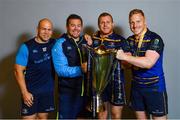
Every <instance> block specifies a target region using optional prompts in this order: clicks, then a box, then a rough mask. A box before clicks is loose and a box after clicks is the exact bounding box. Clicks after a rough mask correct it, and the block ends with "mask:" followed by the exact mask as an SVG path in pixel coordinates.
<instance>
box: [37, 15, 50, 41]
mask: <svg viewBox="0 0 180 120" xmlns="http://www.w3.org/2000/svg"><path fill="white" fill-rule="evenodd" d="M52 33H53V24H52V22H51V20H49V19H47V18H44V19H41V20H40V21H39V23H38V26H37V41H38V42H39V43H44V42H48V41H49V39H50V38H51V36H52Z"/></svg>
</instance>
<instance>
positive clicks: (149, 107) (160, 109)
mask: <svg viewBox="0 0 180 120" xmlns="http://www.w3.org/2000/svg"><path fill="white" fill-rule="evenodd" d="M167 103H168V101H167V93H166V91H165V92H158V91H152V90H151V91H148V90H147V89H146V88H142V89H132V91H131V102H130V106H131V107H132V109H134V110H135V111H146V112H147V113H148V114H152V115H154V116H164V115H167V114H168V105H167Z"/></svg>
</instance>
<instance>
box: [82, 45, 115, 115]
mask: <svg viewBox="0 0 180 120" xmlns="http://www.w3.org/2000/svg"><path fill="white" fill-rule="evenodd" d="M85 47H86V48H87V50H88V53H89V57H88V76H89V77H87V78H88V79H89V78H91V80H90V84H91V92H92V94H91V95H92V96H91V97H92V100H91V101H90V103H89V105H88V106H87V109H88V110H89V111H91V112H92V113H93V118H95V117H96V113H98V112H101V111H104V103H103V102H102V99H101V95H102V92H103V91H104V89H105V88H106V86H107V84H108V83H109V81H110V80H111V73H112V72H113V71H114V69H115V67H116V65H117V60H116V59H115V58H116V50H115V49H106V48H105V46H104V45H103V44H102V45H100V46H99V47H97V48H91V47H89V46H85Z"/></svg>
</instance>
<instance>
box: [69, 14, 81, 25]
mask: <svg viewBox="0 0 180 120" xmlns="http://www.w3.org/2000/svg"><path fill="white" fill-rule="evenodd" d="M70 19H79V20H80V21H81V25H83V20H82V18H81V17H80V16H79V15H76V14H71V15H69V17H68V18H67V20H66V26H68V25H69V21H70Z"/></svg>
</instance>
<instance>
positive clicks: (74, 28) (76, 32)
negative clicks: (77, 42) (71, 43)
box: [66, 19, 82, 39]
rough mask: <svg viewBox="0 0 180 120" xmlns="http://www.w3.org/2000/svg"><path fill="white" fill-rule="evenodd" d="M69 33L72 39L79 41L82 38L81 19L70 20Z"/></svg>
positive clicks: (67, 27)
mask: <svg viewBox="0 0 180 120" xmlns="http://www.w3.org/2000/svg"><path fill="white" fill-rule="evenodd" d="M66 29H67V33H68V35H70V36H71V37H72V38H74V39H77V38H79V37H80V33H81V31H82V23H81V20H80V19H69V21H68V24H67V26H66Z"/></svg>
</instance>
